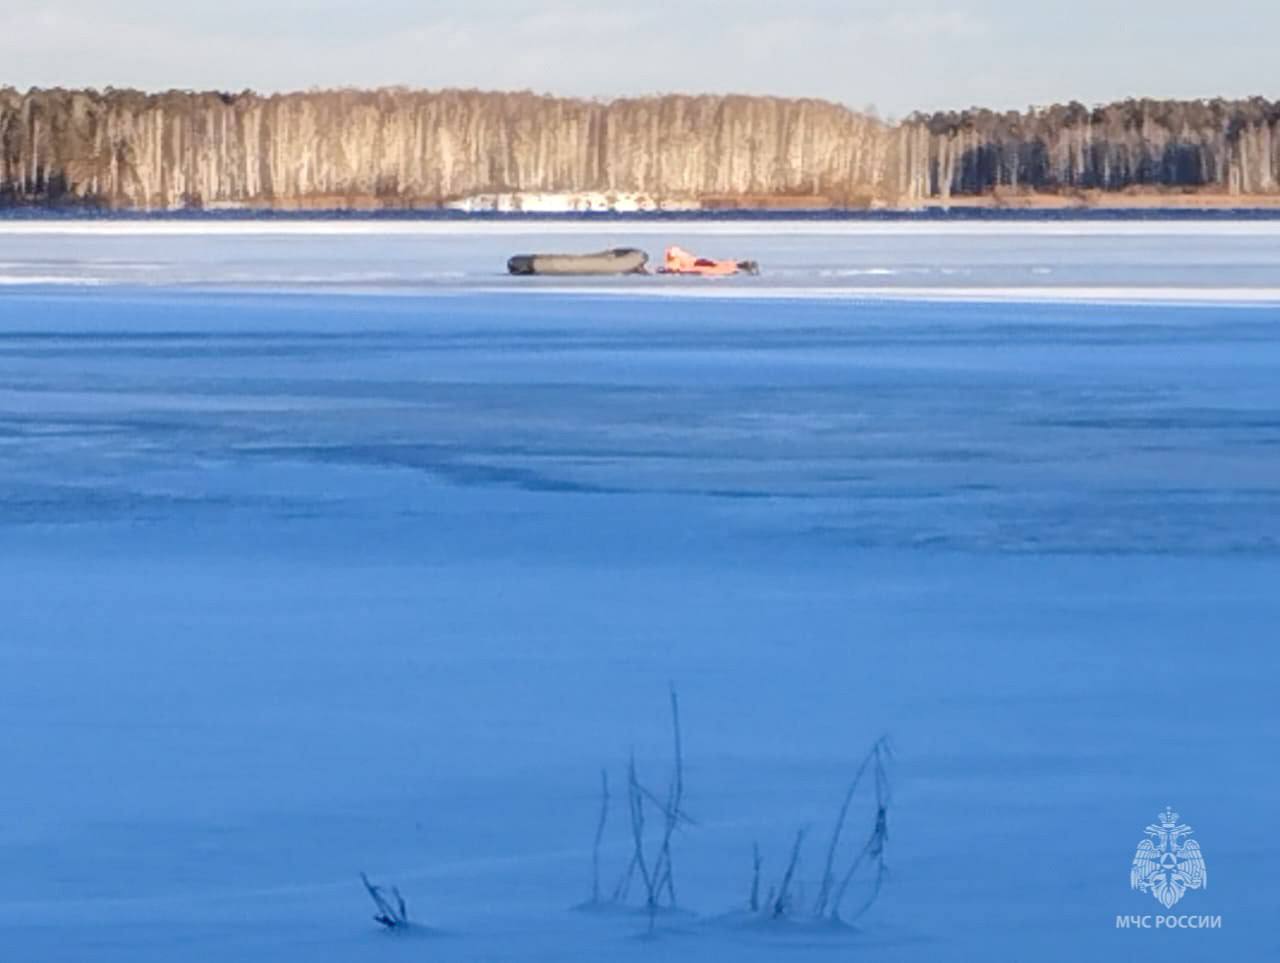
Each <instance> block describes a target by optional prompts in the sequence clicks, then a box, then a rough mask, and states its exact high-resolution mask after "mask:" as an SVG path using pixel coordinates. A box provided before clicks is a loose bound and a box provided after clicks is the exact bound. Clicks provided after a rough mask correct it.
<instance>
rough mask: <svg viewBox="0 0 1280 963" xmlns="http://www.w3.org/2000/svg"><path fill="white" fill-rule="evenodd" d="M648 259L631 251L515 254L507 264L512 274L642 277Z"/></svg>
mask: <svg viewBox="0 0 1280 963" xmlns="http://www.w3.org/2000/svg"><path fill="white" fill-rule="evenodd" d="M648 261H649V255H647V254H645V253H644V251H641V250H639V249H638V248H634V247H615V248H614V249H613V250H611V251H601V252H600V253H598V254H517V255H516V256H515V257H513V258H511V259H510V260H509V261H507V270H508V271H510V272H511V273H512V274H644V273H645V268H644V266H645V264H647V263H648Z"/></svg>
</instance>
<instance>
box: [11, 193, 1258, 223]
mask: <svg viewBox="0 0 1280 963" xmlns="http://www.w3.org/2000/svg"><path fill="white" fill-rule="evenodd" d="M1111 200H1112V198H1108V199H1107V202H1106V203H1099V204H1096V205H1094V204H1080V203H1068V202H1066V201H1065V200H1062V199H1058V198H1052V197H1042V198H1030V199H1025V200H1024V202H1022V203H1010V202H1007V201H1000V202H996V201H994V200H992V199H989V198H968V197H965V198H955V199H954V200H953V201H952V202H951V203H950V204H948V205H943V204H930V205H923V206H919V207H914V208H877V209H849V208H840V207H815V206H805V207H799V206H798V207H783V206H775V207H738V208H707V209H703V210H694V211H643V212H636V211H569V212H546V211H505V212H499V211H477V212H461V211H451V210H444V209H441V208H437V207H421V208H394V207H388V208H346V207H331V208H304V209H297V208H272V207H263V208H235V209H220V210H199V209H183V210H153V211H145V210H132V209H109V208H98V207H86V206H79V205H74V206H73V205H68V206H58V207H34V206H24V207H7V208H6V207H0V229H3V225H4V224H5V223H31V222H59V221H111V222H130V221H134V222H147V221H170V222H182V221H197V222H209V223H220V222H250V221H285V222H289V221H383V222H395V221H402V222H412V221H427V222H455V223H459V224H465V223H486V222H488V223H498V224H501V223H521V222H552V223H573V222H581V223H584V224H591V223H607V222H621V223H628V222H629V223H650V222H653V223H660V222H678V221H701V222H734V221H741V222H769V221H779V222H780V221H797V220H799V221H829V222H839V221H849V222H859V221H861V222H869V223H875V222H903V223H930V222H932V223H957V222H961V223H962V222H967V221H995V222H1014V223H1016V222H1019V221H1025V222H1036V221H1094V222H1097V221H1102V222H1105V221H1152V220H1156V221H1173V222H1176V221H1196V220H1205V221H1223V220H1257V221H1271V220H1280V198H1277V199H1273V200H1271V201H1270V202H1268V203H1261V202H1260V199H1256V198H1249V199H1248V202H1247V203H1241V201H1242V200H1244V199H1241V198H1236V199H1232V200H1229V199H1228V198H1226V197H1220V198H1217V197H1215V198H1212V199H1208V198H1198V199H1196V200H1195V201H1184V202H1181V203H1160V204H1156V203H1139V202H1130V203H1114V204H1112V203H1110V201H1111ZM1115 200H1117V201H1119V200H1120V199H1118V198H1116V199H1115Z"/></svg>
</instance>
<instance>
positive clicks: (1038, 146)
mask: <svg viewBox="0 0 1280 963" xmlns="http://www.w3.org/2000/svg"><path fill="white" fill-rule="evenodd" d="M1125 189H1143V190H1146V189H1153V190H1159V189H1178V190H1205V191H1216V192H1222V193H1228V194H1241V195H1247V194H1266V193H1273V192H1277V191H1278V190H1280V103H1277V102H1272V101H1267V100H1264V99H1261V98H1254V99H1251V100H1245V101H1225V100H1213V101H1152V100H1131V101H1125V102H1123V103H1117V104H1111V105H1108V106H1105V107H1096V108H1089V107H1085V106H1084V105H1082V104H1076V103H1072V104H1067V105H1063V106H1054V107H1047V108H1036V109H1032V110H1029V111H1026V112H1023V113H1018V112H1009V113H997V112H992V111H986V110H976V109H975V110H969V111H963V112H959V113H937V114H928V115H926V114H916V115H912V116H911V117H909V118H907V119H906V120H904V121H903V122H901V123H899V124H896V125H889V124H885V123H883V122H881V121H879V120H878V119H875V118H871V117H867V116H864V115H862V114H858V113H855V112H853V111H850V110H848V109H847V108H844V107H842V106H839V105H836V104H832V103H829V102H825V101H820V100H789V99H781V98H772V97H734V96H725V97H720V96H700V97H688V96H667V97H648V98H635V99H623V100H615V101H612V102H608V103H603V102H599V101H591V100H580V99H570V98H557V97H546V96H539V95H534V94H531V93H510V94H502V93H481V92H476V91H456V90H454V91H441V92H424V91H413V90H402V89H386V90H376V91H353V90H352V91H347V90H344V91H327V92H311V93H296V94H280V95H272V96H259V95H257V94H254V93H250V92H245V93H240V94H218V93H192V92H186V91H171V92H168V93H162V94H145V93H140V92H138V91H132V90H113V89H108V90H106V91H102V92H98V91H91V90H61V89H54V90H32V91H29V92H26V93H22V92H19V91H17V90H14V89H12V88H0V204H7V205H14V204H73V203H93V204H100V205H103V206H108V207H130V208H175V207H211V206H219V205H228V206H230V205H239V206H247V207H288V206H296V207H308V206H311V207H350V206H362V205H364V206H367V205H385V206H430V205H434V204H438V203H441V202H443V201H446V200H448V199H451V198H456V197H461V196H466V195H468V194H474V193H483V192H495V191H572V190H580V191H587V190H590V191H606V192H607V191H618V192H624V191H626V192H644V193H649V194H652V195H655V196H658V197H665V198H673V199H674V198H688V199H698V198H704V197H716V198H726V197H734V196H738V197H746V198H751V197H755V198H779V197H783V198H785V197H797V198H799V197H807V198H822V199H825V200H826V201H827V202H828V203H830V204H831V205H833V206H843V205H861V204H866V203H870V202H873V201H878V202H882V203H888V204H894V203H897V204H915V203H921V202H927V201H929V200H932V199H942V200H945V199H947V198H950V197H955V196H960V195H977V194H984V193H991V192H1013V193H1039V192H1049V193H1064V192H1072V191H1083V190H1097V191H1118V190H1125Z"/></svg>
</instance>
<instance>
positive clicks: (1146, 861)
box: [1129, 806, 1209, 909]
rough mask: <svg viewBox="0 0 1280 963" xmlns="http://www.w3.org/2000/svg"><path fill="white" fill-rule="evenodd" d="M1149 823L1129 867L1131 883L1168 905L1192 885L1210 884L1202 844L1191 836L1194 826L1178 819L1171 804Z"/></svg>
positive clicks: (1135, 887) (1193, 887)
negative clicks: (1156, 819) (1155, 819)
mask: <svg viewBox="0 0 1280 963" xmlns="http://www.w3.org/2000/svg"><path fill="white" fill-rule="evenodd" d="M1157 818H1158V819H1159V820H1160V822H1159V823H1158V824H1157V823H1152V824H1151V825H1150V826H1148V827H1147V838H1146V839H1144V840H1143V841H1142V842H1140V843H1139V844H1138V851H1137V853H1135V854H1134V857H1133V869H1131V870H1130V871H1129V885H1130V886H1132V887H1133V888H1134V889H1137V890H1141V891H1142V892H1144V893H1150V894H1151V895H1152V896H1154V897H1155V898H1156V899H1157V900H1158V901H1159V902H1160V904H1161V905H1162V906H1164V908H1165V909H1172V908H1173V904H1174V903H1176V902H1178V900H1180V899H1182V897H1183V895H1184V894H1185V893H1186V891H1187V890H1189V889H1204V888H1205V887H1207V886H1208V885H1209V876H1208V874H1207V872H1206V871H1205V866H1204V856H1202V855H1201V853H1200V844H1199V843H1197V842H1196V841H1195V840H1194V839H1191V838H1190V836H1191V827H1190V826H1188V825H1186V824H1185V823H1180V822H1178V814H1177V813H1175V812H1174V811H1173V810H1172V809H1170V808H1169V807H1167V806H1166V807H1165V811H1164V812H1162V813H1161V814H1160V815H1159V816H1158V817H1157Z"/></svg>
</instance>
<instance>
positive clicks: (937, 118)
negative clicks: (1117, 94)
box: [900, 97, 1280, 198]
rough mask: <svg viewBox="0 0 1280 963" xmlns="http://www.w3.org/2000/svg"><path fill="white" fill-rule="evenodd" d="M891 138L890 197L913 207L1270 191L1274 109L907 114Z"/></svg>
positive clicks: (1187, 105)
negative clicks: (897, 149)
mask: <svg viewBox="0 0 1280 963" xmlns="http://www.w3.org/2000/svg"><path fill="white" fill-rule="evenodd" d="M900 134H901V164H902V167H901V170H900V177H901V181H900V188H901V189H902V190H903V191H904V192H906V193H909V194H911V195H914V196H918V197H944V198H945V197H948V196H950V195H955V194H980V193H984V192H989V191H993V190H999V189H1002V188H1004V189H1009V190H1013V191H1018V190H1033V191H1055V192H1060V191H1064V190H1071V189H1083V190H1102V191H1116V190H1123V189H1125V188H1134V187H1148V188H1212V189H1216V190H1220V191H1222V192H1224V193H1231V194H1263V193H1272V192H1275V191H1276V190H1277V189H1278V187H1280V101H1269V100H1265V99H1263V98H1261V97H1255V98H1252V99H1250V100H1235V101H1228V100H1190V101H1181V100H1126V101H1123V102H1120V103H1115V104H1108V105H1106V106H1104V107H1094V108H1089V107H1086V106H1084V105H1083V104H1079V103H1070V104H1065V105H1055V106H1052V107H1046V108H1037V109H1032V110H1029V111H1027V112H1025V113H1017V112H1009V113H997V112H994V111H989V110H977V109H975V110H966V111H962V112H958V113H956V112H949V113H936V114H915V115H913V116H911V117H910V118H908V119H907V120H906V121H905V122H904V123H903V125H902V130H901V132H900Z"/></svg>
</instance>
